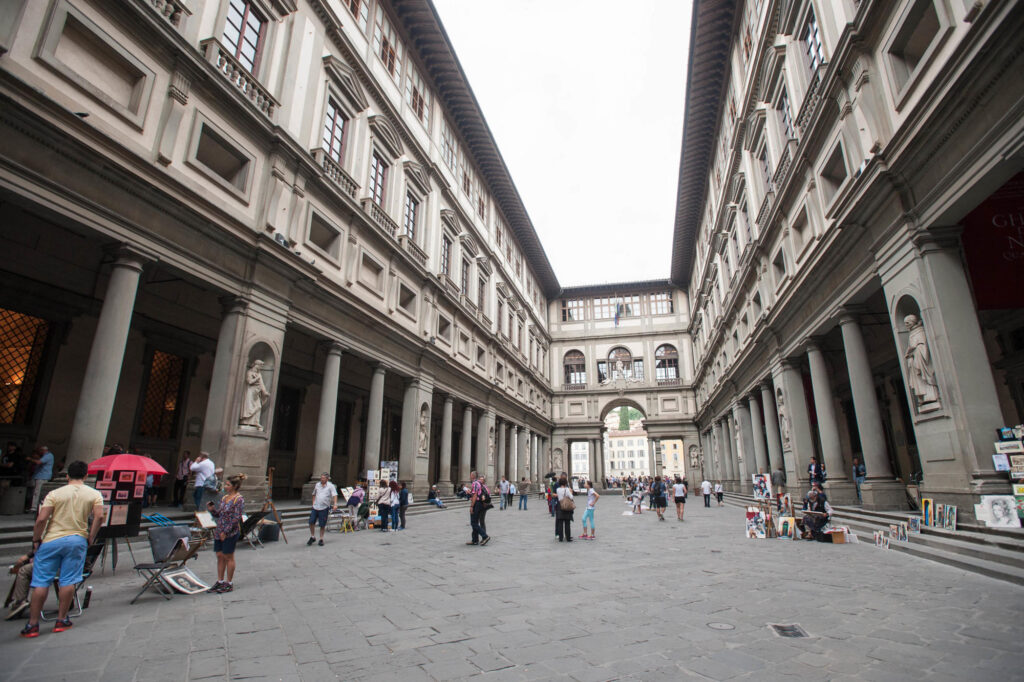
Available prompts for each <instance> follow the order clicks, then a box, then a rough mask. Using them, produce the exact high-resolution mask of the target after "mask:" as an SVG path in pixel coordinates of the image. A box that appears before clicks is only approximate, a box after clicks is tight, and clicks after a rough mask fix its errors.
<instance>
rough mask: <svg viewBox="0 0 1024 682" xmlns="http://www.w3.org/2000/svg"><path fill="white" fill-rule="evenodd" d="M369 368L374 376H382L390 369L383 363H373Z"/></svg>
mask: <svg viewBox="0 0 1024 682" xmlns="http://www.w3.org/2000/svg"><path fill="white" fill-rule="evenodd" d="M371 366H372V367H373V373H374V374H384V373H386V372H388V371H389V370H390V369H391V367H389V366H388V365H387V364H385V363H383V362H374V363H372V364H371Z"/></svg>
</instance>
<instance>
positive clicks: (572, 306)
mask: <svg viewBox="0 0 1024 682" xmlns="http://www.w3.org/2000/svg"><path fill="white" fill-rule="evenodd" d="M582 319H583V299H582V298H571V299H568V300H565V301H562V322H572V321H574V320H582Z"/></svg>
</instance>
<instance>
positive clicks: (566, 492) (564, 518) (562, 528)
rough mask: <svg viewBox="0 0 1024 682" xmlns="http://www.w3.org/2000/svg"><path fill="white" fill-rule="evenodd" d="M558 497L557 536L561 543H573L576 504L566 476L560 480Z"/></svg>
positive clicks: (556, 509) (556, 512)
mask: <svg viewBox="0 0 1024 682" xmlns="http://www.w3.org/2000/svg"><path fill="white" fill-rule="evenodd" d="M556 496H557V498H558V503H557V504H556V505H555V535H557V536H558V541H559V542H562V541H563V540H565V541H566V542H572V513H573V511H574V510H575V509H576V502H575V501H574V500H573V497H572V488H571V487H570V486H569V479H568V478H566V476H565V475H564V474H563V475H562V477H561V478H560V479H558V490H557V491H556Z"/></svg>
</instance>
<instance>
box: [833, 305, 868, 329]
mask: <svg viewBox="0 0 1024 682" xmlns="http://www.w3.org/2000/svg"><path fill="white" fill-rule="evenodd" d="M864 312H865V309H864V307H863V306H859V305H844V306H840V307H839V309H838V310H836V319H837V320H839V324H840V326H842V325H847V324H856V325H859V324H860V316H861V315H863V314H864Z"/></svg>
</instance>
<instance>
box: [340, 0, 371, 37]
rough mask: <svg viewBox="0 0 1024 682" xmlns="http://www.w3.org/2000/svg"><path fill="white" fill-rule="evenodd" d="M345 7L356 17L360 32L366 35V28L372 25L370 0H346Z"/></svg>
mask: <svg viewBox="0 0 1024 682" xmlns="http://www.w3.org/2000/svg"><path fill="white" fill-rule="evenodd" d="M345 6H346V7H348V11H349V12H351V13H352V16H353V17H355V20H356V24H357V25H358V26H359V30H360V31H362V32H363V33H366V27H367V25H368V24H369V23H370V0H346V2H345Z"/></svg>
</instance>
